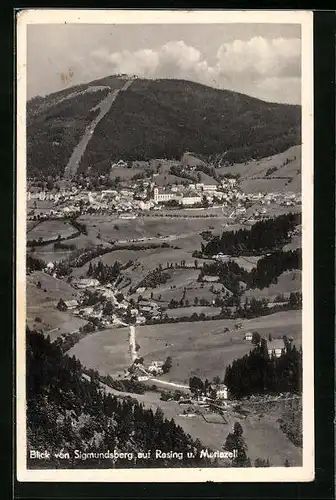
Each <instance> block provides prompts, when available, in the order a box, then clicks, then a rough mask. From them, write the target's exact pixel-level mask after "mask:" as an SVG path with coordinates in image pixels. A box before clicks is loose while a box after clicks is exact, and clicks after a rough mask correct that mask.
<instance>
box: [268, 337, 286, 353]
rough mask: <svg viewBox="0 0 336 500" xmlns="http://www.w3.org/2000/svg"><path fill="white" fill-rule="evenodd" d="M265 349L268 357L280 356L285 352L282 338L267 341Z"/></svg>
mask: <svg viewBox="0 0 336 500" xmlns="http://www.w3.org/2000/svg"><path fill="white" fill-rule="evenodd" d="M267 350H268V355H269V357H271V356H275V357H277V358H280V356H281V354H282V353H283V352H286V346H285V344H284V341H283V340H282V339H274V340H271V341H268V342H267Z"/></svg>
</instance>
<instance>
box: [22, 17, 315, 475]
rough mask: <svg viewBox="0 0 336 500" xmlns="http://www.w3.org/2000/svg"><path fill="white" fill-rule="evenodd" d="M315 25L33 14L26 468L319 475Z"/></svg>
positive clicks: (28, 54)
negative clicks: (316, 423)
mask: <svg viewBox="0 0 336 500" xmlns="http://www.w3.org/2000/svg"><path fill="white" fill-rule="evenodd" d="M312 17H313V16H312V12H310V11H267V10H263V11H229V10H227V11H219V10H217V11H206V10H203V11H197V10H189V11H182V10H171V11H168V10H166V11H165V10H156V11H155V10H153V11H151V10H113V9H112V10H106V11H104V10H94V9H93V10H71V9H70V10H66V9H58V10H53V9H50V10H49V9H36V10H34V9H27V10H22V11H20V12H19V13H18V15H17V24H16V26H17V51H16V62H17V82H16V87H17V166H16V172H17V206H16V217H17V218H16V221H17V231H16V242H17V260H16V323H17V332H16V368H17V369H16V394H17V397H16V411H17V425H16V432H17V449H16V458H17V462H16V463H17V479H18V480H19V481H23V482H26V481H28V482H34V481H46V482H48V481H57V482H69V481H70V482H78V481H81V482H82V481H83V482H139V481H140V482H171V481H173V482H204V481H217V482H232V481H233V482H247V481H249V482H250V481H255V482H260V481H262V482H275V481H281V482H289V481H312V480H313V479H314V392H313V391H314V352H313V345H314V343H313V340H314V339H313V324H314V318H313V315H314V312H313V288H314V287H313V210H314V207H313V91H312V89H313V66H312V59H313V30H312Z"/></svg>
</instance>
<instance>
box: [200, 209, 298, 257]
mask: <svg viewBox="0 0 336 500" xmlns="http://www.w3.org/2000/svg"><path fill="white" fill-rule="evenodd" d="M298 224H301V214H299V213H288V214H285V215H280V216H279V217H276V218H272V219H267V220H261V221H258V222H256V223H255V224H254V225H253V226H252V227H251V229H239V230H238V231H225V232H223V233H222V236H221V237H220V236H214V237H213V238H212V239H211V240H210V241H209V242H208V243H207V244H204V243H202V253H203V254H205V255H214V254H217V253H219V252H222V253H224V254H226V255H232V256H238V255H258V254H259V255H260V254H261V253H265V252H270V251H274V250H279V249H280V248H281V247H282V246H283V245H285V244H286V243H288V242H289V240H290V232H291V231H293V229H294V228H295V226H297V225H298Z"/></svg>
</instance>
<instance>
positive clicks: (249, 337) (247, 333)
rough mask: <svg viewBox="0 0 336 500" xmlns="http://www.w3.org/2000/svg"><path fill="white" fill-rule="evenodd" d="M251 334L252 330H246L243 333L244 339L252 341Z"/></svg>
mask: <svg viewBox="0 0 336 500" xmlns="http://www.w3.org/2000/svg"><path fill="white" fill-rule="evenodd" d="M252 338H253V335H252V332H246V333H245V335H244V340H248V341H249V342H251V341H252Z"/></svg>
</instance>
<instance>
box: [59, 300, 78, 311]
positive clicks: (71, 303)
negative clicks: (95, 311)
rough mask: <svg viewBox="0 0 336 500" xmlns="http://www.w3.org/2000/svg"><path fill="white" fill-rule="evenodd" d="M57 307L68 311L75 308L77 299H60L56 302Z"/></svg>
mask: <svg viewBox="0 0 336 500" xmlns="http://www.w3.org/2000/svg"><path fill="white" fill-rule="evenodd" d="M56 307H57V309H59V310H60V311H68V310H71V309H75V308H76V307H78V301H77V300H66V301H64V300H63V299H60V300H59V301H58V304H57V306H56Z"/></svg>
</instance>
